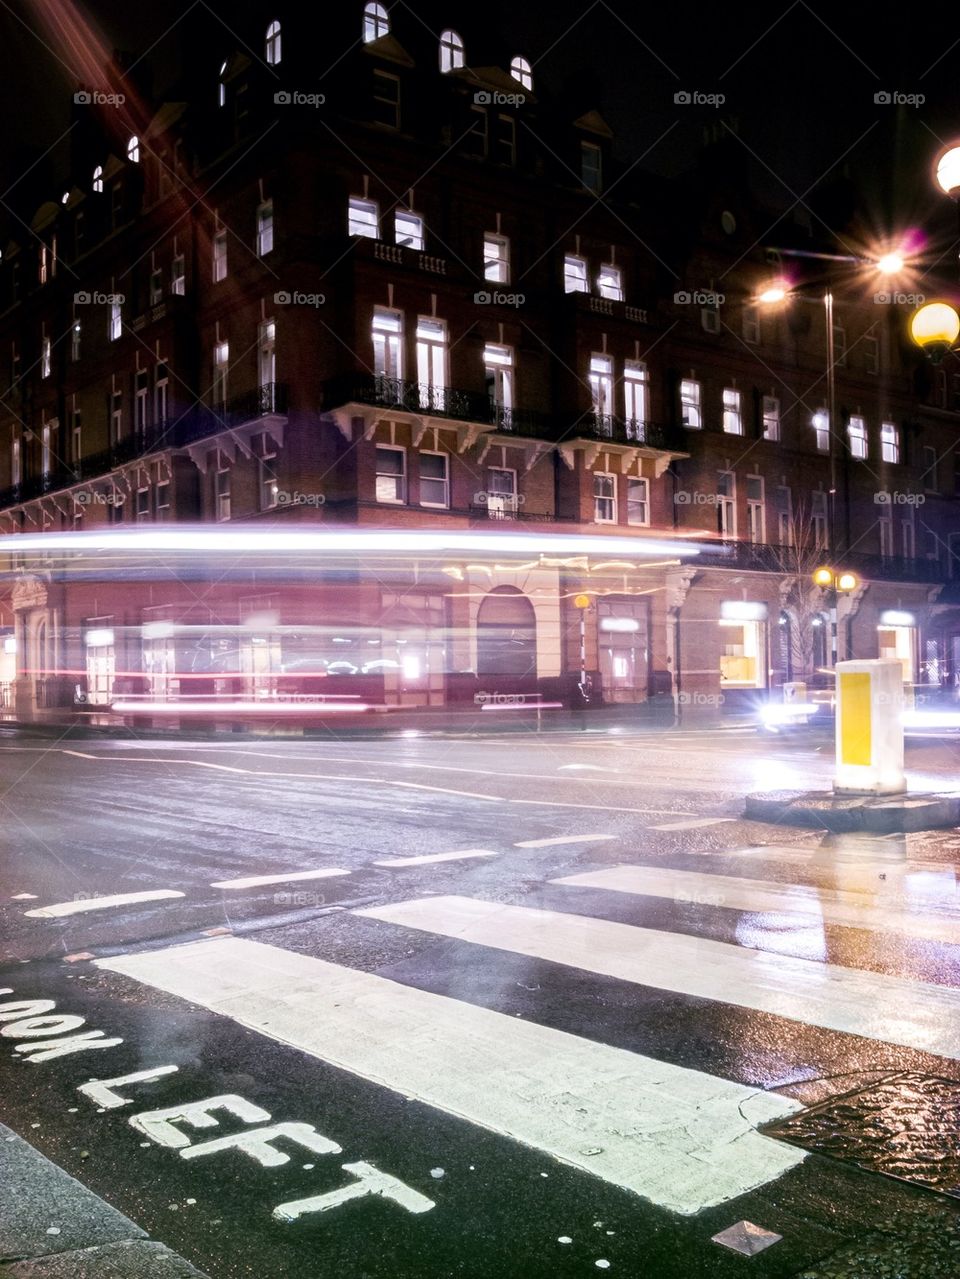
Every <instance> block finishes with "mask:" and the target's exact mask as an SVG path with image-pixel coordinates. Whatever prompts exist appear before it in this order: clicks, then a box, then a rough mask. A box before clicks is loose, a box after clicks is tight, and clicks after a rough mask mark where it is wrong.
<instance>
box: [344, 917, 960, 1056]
mask: <svg viewBox="0 0 960 1279" xmlns="http://www.w3.org/2000/svg"><path fill="white" fill-rule="evenodd" d="M357 914H359V915H367V916H370V917H371V918H374V919H382V920H386V921H388V922H389V923H394V924H401V925H404V926H406V927H409V928H419V929H424V930H425V931H427V932H431V933H437V934H438V935H439V936H442V937H456V938H458V939H460V940H464V941H469V942H474V943H478V944H480V945H483V946H491V947H494V948H496V949H498V950H508V951H511V952H513V953H515V954H519V955H528V956H529V957H530V958H532V959H546V960H549V961H551V962H553V963H558V964H567V965H570V966H571V967H574V968H582V969H584V970H585V971H586V972H592V973H601V974H603V975H604V976H605V977H616V978H619V979H620V980H621V981H629V982H635V983H636V984H637V985H641V986H652V987H654V988H656V989H658V990H672V991H675V992H676V993H677V994H681V995H694V996H696V997H698V998H700V999H715V1000H718V1001H722V1002H724V1003H727V1004H735V1005H737V1006H739V1007H741V1008H752V1009H754V1010H755V1011H757V1012H764V1013H773V1014H774V1015H776V1016H778V1017H785V1018H787V1019H789V1020H790V1021H799V1022H805V1023H806V1024H807V1025H808V1026H822V1027H823V1028H824V1029H826V1030H840V1031H844V1032H846V1033H848V1034H852V1035H863V1036H864V1038H866V1039H878V1040H880V1041H882V1042H884V1043H888V1044H901V1045H903V1046H904V1047H906V1048H919V1049H923V1050H925V1051H927V1052H933V1053H939V1054H941V1056H944V1057H952V1058H954V1059H956V1060H960V991H958V990H952V989H950V988H948V987H944V986H935V985H933V984H932V983H929V982H923V981H912V980H910V979H909V978H904V977H891V976H888V975H886V974H884V973H871V972H864V971H861V970H860V969H855V968H842V967H840V966H839V965H837V964H824V963H820V962H817V961H815V960H811V959H795V958H794V957H793V956H790V955H776V954H768V953H766V952H765V951H759V950H752V949H749V948H748V947H745V946H734V945H731V944H730V943H728V942H719V941H711V940H708V939H706V938H703V937H690V936H687V935H686V934H683V933H666V932H661V931H659V930H657V929H655V928H637V927H635V926H634V925H632V924H617V923H612V922H610V921H608V920H605V919H593V918H591V917H589V916H587V915H566V914H563V913H561V912H558V911H549V910H535V909H531V908H529V907H526V906H503V905H500V904H499V903H498V902H484V901H474V900H473V899H472V898H469V897H429V898H423V899H421V900H419V901H409V902H400V903H399V904H397V905H395V906H377V907H373V908H371V909H367V910H361V911H357Z"/></svg>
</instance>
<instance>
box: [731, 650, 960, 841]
mask: <svg viewBox="0 0 960 1279" xmlns="http://www.w3.org/2000/svg"><path fill="white" fill-rule="evenodd" d="M836 679H837V715H836V735H837V755H836V770H835V773H834V781H833V789H832V790H823V791H800V790H781V791H764V792H763V793H761V794H756V795H748V796H747V798H746V803H745V807H744V816H745V817H749V818H753V819H754V820H755V821H764V822H773V823H774V824H776V825H785V826H816V827H820V828H826V829H827V830H829V831H833V832H836V833H838V834H840V833H846V832H849V831H864V832H869V833H870V834H873V835H895V834H905V833H907V832H909V831H919V830H936V829H940V828H943V827H946V826H956V825H958V824H960V791H946V792H938V793H933V794H930V793H922V794H910V793H908V791H907V783H906V778H905V776H904V772H903V668H902V666H901V664H900V662H899V661H896V660H893V659H889V658H879V659H876V660H870V661H851V662H838V663H837V667H836Z"/></svg>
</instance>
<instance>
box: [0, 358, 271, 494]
mask: <svg viewBox="0 0 960 1279" xmlns="http://www.w3.org/2000/svg"><path fill="white" fill-rule="evenodd" d="M286 411H287V388H286V386H285V385H284V384H283V383H281V382H268V383H266V384H265V385H263V386H260V387H257V388H256V389H255V390H253V391H248V392H246V393H245V394H243V395H238V396H235V397H234V398H233V399H231V400H228V401H227V403H226V404H225V405H224V406H223V407H222V408H218V409H210V408H207V407H206V405H203V404H197V405H194V406H193V407H192V408H189V409H187V410H186V411H185V412H184V413H181V414H180V415H179V416H178V417H174V418H167V419H166V420H164V421H162V422H153V423H151V424H150V425H148V426H144V427H141V428H139V429H137V430H135V431H133V432H131V434H129V435H125V436H123V437H122V438H121V439H119V440H118V441H117V442H116V443H115V444H113V445H111V447H110V448H108V449H103V450H101V451H100V452H99V453H88V454H87V455H86V456H85V457H82V458H80V459H79V461H77V462H75V463H73V464H72V465H70V466H67V465H63V464H61V465H59V466H56V467H51V469H50V470H49V471H47V472H46V473H45V474H41V475H31V476H27V477H26V478H25V479H24V480H23V481H22V482H21V483H20V484H14V485H12V486H10V487H9V488H6V489H0V508H3V507H7V506H16V505H18V504H19V503H21V502H28V501H31V500H32V499H34V498H38V497H43V496H45V495H46V494H48V493H56V492H60V491H62V490H63V489H68V488H73V487H74V486H75V485H77V484H82V483H83V482H84V481H92V480H95V479H99V478H101V477H103V476H105V475H109V473H110V472H111V471H112V470H114V469H115V468H116V467H118V466H123V465H125V464H126V463H128V462H135V461H137V460H138V459H139V458H143V457H148V456H149V455H150V454H152V453H160V452H163V451H164V450H165V449H174V448H184V447H185V446H186V445H188V444H194V443H196V442H197V441H198V440H203V439H206V438H207V437H208V436H215V435H219V434H221V433H222V432H223V431H231V430H234V429H235V428H236V427H238V426H242V425H244V424H245V423H247V422H253V421H256V419H257V418H261V417H266V416H268V415H269V414H272V413H278V414H285V413H286Z"/></svg>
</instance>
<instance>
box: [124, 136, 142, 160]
mask: <svg viewBox="0 0 960 1279" xmlns="http://www.w3.org/2000/svg"><path fill="white" fill-rule="evenodd" d="M127 159H128V160H129V161H130V163H131V164H139V163H140V139H139V138H138V137H136V136H134V137H132V138H131V139H130V141H129V142H128V143H127Z"/></svg>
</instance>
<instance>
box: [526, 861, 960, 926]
mask: <svg viewBox="0 0 960 1279" xmlns="http://www.w3.org/2000/svg"><path fill="white" fill-rule="evenodd" d="M943 870H944V871H945V872H946V874H947V875H949V876H952V871H950V869H949V867H944V868H943ZM551 882H552V883H554V884H565V885H567V886H572V887H579V888H602V889H608V890H610V891H611V892H615V893H636V894H638V895H641V896H645V897H669V898H673V899H674V900H675V901H682V902H697V901H701V902H703V903H705V904H707V905H711V906H725V907H729V908H730V909H731V910H745V911H750V912H751V913H754V914H763V915H771V914H773V915H789V914H800V915H807V916H811V915H812V916H813V917H814V918H815V919H816V920H817V921H818V922H822V923H825V924H841V925H844V926H846V927H849V928H867V929H870V930H872V931H875V932H898V933H905V934H906V935H907V936H909V937H923V938H925V939H926V940H927V941H941V942H950V943H953V944H954V945H960V909H958V908H960V896H958V895H957V887H956V885H955V884H953V883H951V884H950V885H948V886H947V887H948V890H949V891H950V892H951V893H952V903H951V902H949V901H944V891H943V889H942V888H941V889H940V891H939V892H937V890H936V888H935V887H933V886H931V887H929V888H927V891H926V894H924V893H917V895H916V896H915V898H914V905H915V907H916V910H914V911H911V910H902V909H898V908H897V907H896V906H889V905H887V904H885V902H884V900H883V898H884V891H886V893H887V894H888V895H890V894H891V892H893V893H895V894H896V895H897V899H898V901H900V902H902V900H903V897H904V895H905V894H907V893H909V886H908V885H907V884H904V883H902V882H898V881H897V880H894V881H893V882H892V883H891V884H890V885H889V886H887V887H886V889H884V886H883V885H879V884H878V886H877V891H873V890H871V889H844V888H810V887H807V886H806V885H803V884H776V883H772V882H771V881H769V880H764V879H739V878H737V877H736V876H734V875H704V874H700V873H699V872H698V871H691V870H668V869H665V868H664V869H662V868H660V867H657V866H612V867H610V868H609V869H608V870H600V871H587V872H586V873H584V874H580V875H569V876H567V877H566V878H564V879H555V880H552V881H551ZM951 905H952V908H953V913H952V914H950V913H941V914H932V913H931V912H932V911H933V910H934V909H935V908H937V907H940V908H941V910H943V911H945V912H949V911H950V909H951ZM921 911H922V913H920V912H921Z"/></svg>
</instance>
